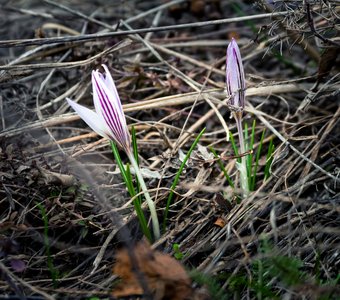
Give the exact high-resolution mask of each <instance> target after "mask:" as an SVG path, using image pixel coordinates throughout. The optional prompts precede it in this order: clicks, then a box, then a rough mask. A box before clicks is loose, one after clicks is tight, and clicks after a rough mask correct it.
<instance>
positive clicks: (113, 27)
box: [44, 0, 186, 31]
mask: <svg viewBox="0 0 340 300" xmlns="http://www.w3.org/2000/svg"><path fill="white" fill-rule="evenodd" d="M184 1H186V0H173V1H169V2H167V3H164V4H162V5H159V6H157V7H154V8H152V9H150V10H147V11H144V12H142V13H140V14H138V15H136V16H133V17H130V18H128V19H126V20H125V22H126V23H130V22H132V21H136V20H138V19H141V18H143V17H146V16H147V15H150V14H153V13H155V12H158V11H161V10H163V9H165V8H168V7H170V6H172V5H174V4H179V3H182V2H184ZM44 2H46V3H48V4H51V5H53V6H56V7H59V8H60V9H62V10H65V11H67V12H69V13H71V14H73V15H75V16H78V17H80V18H82V19H85V20H87V21H89V22H91V23H94V24H97V25H100V26H103V27H104V28H107V29H109V30H112V29H113V30H115V31H116V30H117V26H118V25H119V24H114V25H109V24H107V23H104V22H102V21H99V20H97V19H95V18H93V17H89V16H87V15H85V14H83V13H81V12H79V11H76V10H73V9H71V8H69V7H67V6H65V5H62V4H59V3H57V2H54V1H52V0H44Z"/></svg>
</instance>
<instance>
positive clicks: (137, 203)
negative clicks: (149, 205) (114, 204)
mask: <svg viewBox="0 0 340 300" xmlns="http://www.w3.org/2000/svg"><path fill="white" fill-rule="evenodd" d="M126 175H127V177H128V179H129V184H131V185H130V187H128V189H131V191H132V194H131V193H130V196H131V197H134V196H135V195H137V194H136V191H135V188H134V186H133V179H132V175H131V170H130V165H129V164H127V165H126ZM133 206H134V208H135V211H136V214H137V217H138V220H139V224H140V226H141V228H142V231H143V233H144V235H145V236H146V238H147V239H148V240H149V241H150V242H151V241H152V236H151V232H150V230H149V227H148V223H147V221H146V218H145V215H144V212H143V210H142V202H141V199H140V197H137V198H136V199H134V200H133Z"/></svg>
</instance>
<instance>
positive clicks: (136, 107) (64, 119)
mask: <svg viewBox="0 0 340 300" xmlns="http://www.w3.org/2000/svg"><path fill="white" fill-rule="evenodd" d="M301 91H303V89H302V88H300V87H299V86H298V85H295V84H283V85H271V86H265V87H256V88H255V87H254V88H249V89H247V91H246V96H247V97H248V96H267V95H271V94H277V93H279V94H280V93H289V92H301ZM203 94H210V95H214V98H218V99H225V98H226V94H225V92H224V91H221V89H212V90H208V91H203V92H201V93H197V92H191V93H186V94H180V95H174V96H166V97H162V98H156V99H152V100H147V101H139V102H136V103H131V104H125V105H123V109H124V112H131V111H141V110H146V109H155V108H156V109H160V108H162V107H170V106H177V105H182V104H190V103H193V102H194V101H196V98H197V97H198V101H200V100H203ZM197 95H198V96H197ZM245 111H247V112H251V113H253V112H254V111H256V110H255V109H254V108H246V109H245ZM256 112H257V114H262V113H261V112H259V111H256ZM79 119H80V117H79V116H78V115H77V114H76V113H68V114H64V115H61V116H53V117H51V118H48V119H46V120H44V121H34V122H32V123H30V124H27V125H25V126H23V127H19V128H12V129H8V130H6V131H3V132H0V137H5V136H6V137H12V136H15V135H18V134H20V133H22V132H25V131H29V130H36V129H40V128H42V127H51V126H57V125H60V124H64V123H70V122H73V121H76V120H79Z"/></svg>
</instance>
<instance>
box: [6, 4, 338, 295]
mask: <svg viewBox="0 0 340 300" xmlns="http://www.w3.org/2000/svg"><path fill="white" fill-rule="evenodd" d="M4 2H5V3H4V4H1V6H0V7H1V9H0V20H1V25H2V26H1V31H0V53H1V66H0V85H1V87H0V115H1V125H0V126H1V129H2V130H1V132H0V147H1V148H0V156H1V161H0V166H1V167H0V178H1V185H0V187H1V188H0V195H1V197H0V298H1V295H12V296H13V295H17V296H18V297H19V299H26V298H25V297H26V296H27V297H29V296H31V297H32V298H31V299H40V297H42V298H44V299H56V298H59V299H65V298H70V299H75V298H82V299H89V297H90V296H91V295H95V296H98V297H104V298H105V297H106V298H107V297H109V295H110V293H111V290H112V288H113V283H114V282H115V280H116V276H115V274H113V273H112V266H113V264H114V255H115V253H116V251H117V249H118V248H120V247H121V246H122V244H124V243H125V244H126V243H127V244H128V246H130V247H131V246H132V245H133V243H134V242H136V241H138V240H141V239H142V235H141V232H140V230H139V228H138V222H137V220H136V217H135V216H134V213H133V210H132V205H131V201H130V199H129V198H128V194H127V192H126V189H125V187H124V185H123V184H122V180H121V178H120V176H119V173H117V172H113V171H115V170H116V166H115V164H114V160H113V156H112V154H111V150H110V147H109V144H108V141H107V140H105V139H101V138H99V137H98V136H97V135H96V134H95V133H93V132H91V131H90V130H89V128H87V127H86V125H85V124H84V123H83V122H82V121H80V120H79V117H78V116H76V115H75V114H74V113H73V112H72V111H71V110H70V109H69V107H68V106H67V103H66V101H65V97H70V98H72V99H76V100H77V101H79V102H80V103H82V104H84V105H87V106H91V105H92V96H91V82H90V74H91V71H92V70H93V69H95V68H97V67H98V66H99V65H100V64H101V63H105V64H107V65H108V66H109V67H110V70H111V72H112V75H113V77H114V79H115V81H116V84H117V87H118V90H119V93H120V96H121V99H122V102H123V105H124V110H125V112H126V114H127V119H128V123H129V126H135V128H136V130H137V139H138V145H139V150H140V152H139V153H140V162H141V165H142V167H143V168H147V169H149V170H152V171H155V172H158V174H159V177H157V176H154V177H152V178H147V184H148V187H149V188H150V191H151V195H152V196H153V198H154V199H155V201H156V206H157V209H158V214H159V217H160V218H161V217H162V215H163V212H164V208H165V206H166V199H167V196H168V194H169V186H170V185H171V183H172V180H173V177H174V176H175V174H176V171H177V170H178V168H179V165H180V158H181V156H180V152H181V151H184V152H186V151H187V150H188V149H189V147H190V145H191V143H192V142H193V140H194V138H195V136H196V135H197V134H198V133H199V132H200V130H202V128H203V127H206V128H207V130H206V132H205V134H204V135H203V137H202V139H201V141H200V144H201V145H202V146H203V149H208V147H209V146H213V147H214V148H215V149H216V151H217V152H218V153H220V154H221V153H223V155H224V156H226V157H228V156H233V154H234V153H233V150H232V147H231V145H230V142H228V141H227V137H228V132H229V130H230V131H231V132H233V133H235V134H236V130H235V124H234V122H233V120H232V119H229V112H228V109H227V106H226V102H225V93H224V80H225V78H224V72H225V65H224V64H225V51H226V47H227V44H228V39H230V38H231V37H233V36H234V37H236V38H237V39H238V43H239V45H240V48H241V52H242V56H243V59H244V65H245V71H246V76H247V87H248V88H247V102H248V103H247V107H246V114H245V121H246V122H247V123H248V124H251V122H252V120H253V119H256V120H257V123H256V124H257V125H256V132H257V134H258V135H257V136H258V139H259V137H260V135H261V132H262V131H263V129H266V136H265V140H264V141H265V142H264V145H263V147H264V150H266V149H267V148H268V145H269V141H270V139H273V141H274V144H275V149H276V150H275V153H274V161H273V165H272V168H271V169H272V176H271V177H270V178H269V179H268V180H267V181H263V180H262V179H263V171H264V163H265V154H264V155H263V157H262V159H261V160H260V168H259V181H258V183H257V186H256V190H255V191H254V192H252V193H251V194H250V195H249V197H247V198H246V199H243V200H242V201H237V200H236V199H235V194H234V192H235V191H233V190H232V189H231V188H230V187H228V184H227V181H226V180H225V178H224V177H223V174H222V172H221V170H220V169H219V167H218V164H217V163H216V162H215V161H214V160H212V159H209V158H207V157H206V156H205V155H204V152H202V150H201V151H199V150H197V149H196V150H195V152H194V154H193V157H192V158H191V159H190V160H189V162H188V164H187V166H186V169H185V172H184V174H183V175H182V177H181V181H180V185H179V187H178V188H177V189H176V191H175V197H174V199H175V201H174V203H173V204H172V205H171V208H170V220H169V223H168V228H167V230H166V232H164V233H163V235H162V237H161V239H160V240H159V241H157V243H155V244H154V245H153V247H154V248H157V249H158V250H160V251H162V252H164V253H170V254H171V255H173V254H174V251H173V244H179V245H180V251H181V252H182V253H183V254H184V257H183V258H182V260H181V262H182V264H183V265H184V266H186V267H187V268H188V269H196V270H198V271H200V272H201V274H205V276H206V277H204V278H205V279H204V280H203V281H204V283H202V282H199V280H198V279H197V278H196V279H195V276H193V277H194V279H195V280H196V283H195V284H193V288H194V290H195V291H196V292H197V293H196V294H195V296H193V297H192V298H193V299H194V298H195V297H196V298H197V299H203V298H206V299H222V298H221V296H218V295H219V294H218V293H217V292H216V294H214V292H213V289H212V288H211V285H212V283H213V285H214V286H215V287H216V286H217V287H218V288H217V290H218V289H222V290H223V295H224V296H225V299H229V298H230V299H231V298H234V297H235V299H236V298H239V299H265V298H267V299H270V298H271V297H274V296H266V295H265V290H264V287H267V288H268V289H269V290H270V291H271V292H272V293H274V294H275V296H277V299H281V298H285V299H335V298H336V297H337V295H339V289H338V288H337V287H336V286H335V283H336V278H339V277H338V276H339V275H338V274H339V268H340V259H339V257H340V256H339V248H340V239H339V236H340V235H339V233H340V232H339V224H340V217H339V210H340V209H339V200H340V197H339V184H340V183H339V181H340V176H339V174H340V169H339V154H340V153H339V152H340V149H339V138H340V135H339V123H338V122H339V115H340V108H339V99H338V93H339V88H340V81H339V63H338V60H337V55H338V52H339V43H340V41H339V32H338V31H337V27H335V25H334V23H335V22H336V19H337V16H338V15H339V13H340V11H339V6H337V5H336V1H304V3H305V4H303V2H302V1H273V2H276V4H273V5H272V4H268V3H267V2H269V1H258V2H256V4H255V5H253V4H248V2H247V1H222V0H221V1H219V0H211V1H193V0H192V1H169V2H164V1H133V0H128V1H123V2H120V1H111V2H110V4H108V3H109V2H108V1H99V0H98V1H79V0H74V1H61V3H63V4H64V5H66V6H63V5H59V4H56V2H53V1H50V0H46V1H34V0H32V1H4ZM211 20H215V21H214V22H210V21H211ZM178 24H186V25H184V26H179V25H178ZM150 27H156V28H155V29H153V28H150ZM131 31H133V33H131ZM255 147H257V144H256V143H255ZM224 163H225V167H226V169H227V170H228V172H229V175H230V176H231V177H232V178H233V179H234V180H235V181H236V182H237V172H236V168H235V159H232V158H230V159H227V160H225V161H224ZM237 192H239V191H237V189H236V193H237ZM221 195H223V196H224V197H226V198H227V199H228V203H229V204H228V205H224V204H223V201H222V202H221V200H220V199H221ZM226 201H227V200H226ZM39 204H40V205H41V206H40V208H39ZM41 207H43V209H44V210H45V212H46V216H45V222H48V226H46V223H45V225H44V217H43V216H42V210H41ZM217 219H218V220H219V221H220V222H221V220H223V222H224V225H220V226H218V225H216V224H215V222H216V220H217ZM46 230H48V232H47V231H46ZM128 236H131V239H129V240H128V241H126V238H127V237H128ZM47 245H49V246H48V247H47ZM264 245H266V246H264ZM48 252H49V255H48ZM279 257H284V258H285V259H286V258H287V261H285V262H286V263H285V264H286V265H285V264H283V265H280V264H279V269H280V268H281V269H280V270H281V271H282V273H283V275H282V276H281V277H280V275H279V273H280V272H279V271H277V273H276V274H274V275H272V273H270V272H271V271H272V270H271V269H270V266H268V265H267V264H266V262H268V261H269V262H272V263H273V262H274V263H273V264H275V259H276V258H279ZM294 260H298V261H299V262H301V263H302V265H300V266H299V267H298V269H296V268H295V269H294ZM259 262H261V266H262V267H263V268H264V270H267V271H268V274H270V276H272V277H271V278H270V279H268V278H266V276H265V275H264V276H263V278H262V277H261V278H262V279H261V278H260V276H259V269H258V268H259V266H260V264H259ZM285 266H288V267H287V269H288V273H289V272H291V273H293V271H294V270H295V271H296V270H298V271H297V272H298V274H297V278H296V279H295V281H294V280H293V282H291V283H287V282H285V279H286V278H284V276H286V275H287V274H286V273H287V272H286V273H285V270H284V267H285ZM290 267H291V268H293V269H292V270H293V271H289V270H291V269H289V268H290ZM266 268H267V269H266ZM270 270H271V271H270ZM54 271H56V272H57V273H55V274H54V275H53V272H54ZM263 274H264V273H263ZM276 275H277V276H276ZM53 276H55V277H56V280H55V282H53V280H52V277H53ZM291 276H292V277H291V278H293V274H291ZM196 277H197V276H196ZM260 279H261V280H262V281H261V282H262V283H261V284H262V285H260V283H259V280H260ZM256 284H258V285H256ZM259 286H261V287H262V288H263V289H262V290H260V291H259V288H258V287H259ZM209 287H210V288H209ZM202 289H203V290H209V291H205V295H208V294H209V293H210V294H209V296H202V295H203V294H204V293H203V294H202V293H200V292H199V291H202ZM215 290H216V289H215ZM337 293H338V294H337ZM216 295H217V296H216ZM131 297H132V296H131ZM322 297H326V298H322ZM132 298H133V297H132ZM196 298H195V299H196ZM13 299H14V298H13ZM15 299H17V298H15ZM164 299H165V298H164Z"/></svg>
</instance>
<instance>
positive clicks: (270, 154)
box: [264, 139, 275, 180]
mask: <svg viewBox="0 0 340 300" xmlns="http://www.w3.org/2000/svg"><path fill="white" fill-rule="evenodd" d="M274 150H275V146H274V143H273V139H271V140H270V142H269V147H268V153H267V157H266V166H265V168H264V180H267V179H268V178H269V176H270V167H271V165H272V162H273V153H274Z"/></svg>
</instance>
